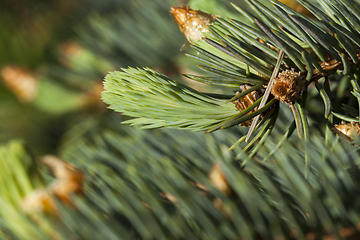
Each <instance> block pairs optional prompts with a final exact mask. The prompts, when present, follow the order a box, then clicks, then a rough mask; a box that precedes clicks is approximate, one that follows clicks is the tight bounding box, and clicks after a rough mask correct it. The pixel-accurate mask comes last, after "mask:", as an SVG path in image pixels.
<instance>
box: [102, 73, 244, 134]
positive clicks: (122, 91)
mask: <svg viewBox="0 0 360 240" xmlns="http://www.w3.org/2000/svg"><path fill="white" fill-rule="evenodd" d="M104 85H105V91H104V92H103V100H104V101H105V102H106V103H108V104H110V108H111V109H114V110H116V111H119V112H123V113H124V114H125V115H128V116H131V117H136V118H135V119H132V120H127V121H125V122H123V123H128V124H132V125H144V127H143V128H159V127H170V128H180V129H190V130H193V131H199V130H207V129H209V128H211V127H212V126H214V125H216V124H218V123H221V122H223V121H225V120H228V119H234V118H235V117H238V118H239V117H241V114H239V113H238V111H237V109H236V108H234V104H232V103H229V102H227V101H226V100H223V99H217V98H214V97H210V96H208V95H206V94H203V93H200V92H197V91H196V90H194V89H191V88H189V87H186V86H184V85H182V84H180V83H177V82H174V81H172V80H171V79H169V78H168V77H166V76H165V75H163V74H161V73H159V72H155V71H153V70H151V69H148V68H145V69H134V68H129V69H123V72H113V73H110V74H108V75H107V76H106V78H105V83H104Z"/></svg>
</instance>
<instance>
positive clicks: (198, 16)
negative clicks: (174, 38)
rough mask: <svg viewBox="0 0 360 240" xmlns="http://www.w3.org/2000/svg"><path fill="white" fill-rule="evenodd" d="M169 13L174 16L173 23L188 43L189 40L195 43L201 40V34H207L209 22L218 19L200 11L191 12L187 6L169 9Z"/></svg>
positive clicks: (202, 36)
mask: <svg viewBox="0 0 360 240" xmlns="http://www.w3.org/2000/svg"><path fill="white" fill-rule="evenodd" d="M170 13H172V14H173V15H174V17H175V22H176V23H177V24H179V28H180V31H181V32H182V33H183V34H184V36H185V38H186V39H187V40H188V41H189V42H190V39H192V40H195V41H197V40H201V39H203V38H204V35H203V33H204V32H209V30H208V26H209V25H210V21H211V20H214V19H215V18H216V17H218V16H215V15H211V14H208V13H204V12H202V11H197V10H192V9H191V8H190V7H189V6H187V7H183V6H180V7H171V11H170Z"/></svg>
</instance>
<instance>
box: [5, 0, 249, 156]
mask: <svg viewBox="0 0 360 240" xmlns="http://www.w3.org/2000/svg"><path fill="white" fill-rule="evenodd" d="M233 2H234V3H235V4H238V5H242V4H243V3H242V2H241V1H239V0H238V1H233ZM179 5H190V6H192V8H194V9H201V10H202V11H205V12H211V13H213V14H217V15H221V16H223V17H227V16H233V15H234V14H236V12H235V10H234V9H233V8H232V7H231V5H230V3H229V2H228V1H226V0H206V1H205V0H192V1H185V0H182V1H180V0H177V1H176V0H152V1H147V0H134V1H129V0H104V1H97V0H79V1H71V0H61V1H55V0H31V1H26V0H3V1H1V2H0V79H1V81H0V143H4V142H7V141H9V140H10V139H23V140H25V142H26V143H27V144H28V145H29V146H30V149H32V151H34V153H35V155H42V154H45V153H53V154H56V153H57V151H58V149H59V146H60V145H61V144H62V143H63V142H64V141H67V140H68V138H66V136H67V134H66V133H68V132H69V130H71V129H72V128H73V127H74V126H79V125H80V126H87V125H86V124H84V121H91V120H89V119H96V121H98V123H99V124H101V122H102V121H106V119H107V117H108V115H109V114H115V113H110V112H109V111H108V110H107V109H106V105H105V104H103V103H102V101H101V99H100V98H101V91H102V79H103V77H104V76H105V75H106V73H107V72H108V71H113V70H119V69H120V68H122V67H128V66H133V67H143V66H148V67H151V68H154V69H156V70H158V71H161V72H163V73H165V74H166V75H168V76H169V77H170V78H173V79H176V80H179V81H182V80H184V79H183V78H181V73H189V72H195V71H197V70H196V67H195V66H193V65H195V64H193V63H191V62H189V61H190V60H188V59H187V58H186V57H185V56H184V52H181V51H180V48H181V46H182V45H183V44H184V43H185V41H186V40H185V38H184V37H183V36H182V34H181V32H180V31H179V28H178V26H177V25H176V24H175V23H173V20H174V18H173V16H172V15H171V14H170V13H169V9H170V7H171V6H179ZM187 50H189V47H188V46H187V48H186V49H185V51H187ZM187 84H189V85H191V86H192V87H194V88H197V89H205V90H206V88H208V86H203V85H199V84H198V83H191V82H187ZM194 84H195V85H194ZM117 117H119V122H120V121H121V119H120V118H121V117H120V115H117ZM104 119H105V120H104ZM90 125H91V124H90ZM90 130H91V129H85V128H83V129H82V131H83V132H84V131H90ZM75 135H76V134H75Z"/></svg>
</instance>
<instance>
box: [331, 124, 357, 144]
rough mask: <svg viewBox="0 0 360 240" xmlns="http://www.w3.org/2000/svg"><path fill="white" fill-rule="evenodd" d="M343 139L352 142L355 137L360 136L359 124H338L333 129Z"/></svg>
mask: <svg viewBox="0 0 360 240" xmlns="http://www.w3.org/2000/svg"><path fill="white" fill-rule="evenodd" d="M333 130H334V132H335V133H337V134H338V135H339V136H340V137H341V138H342V139H344V140H346V141H349V142H351V141H352V140H353V139H354V137H355V136H359V135H360V125H359V123H357V122H351V123H344V122H342V123H341V124H337V125H335V126H334V128H333Z"/></svg>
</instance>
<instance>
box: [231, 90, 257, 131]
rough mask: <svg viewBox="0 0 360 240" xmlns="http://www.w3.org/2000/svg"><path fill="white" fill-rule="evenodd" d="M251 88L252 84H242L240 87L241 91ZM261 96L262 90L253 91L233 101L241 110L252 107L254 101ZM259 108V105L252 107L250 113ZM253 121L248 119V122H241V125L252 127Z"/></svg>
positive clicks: (237, 93)
mask: <svg viewBox="0 0 360 240" xmlns="http://www.w3.org/2000/svg"><path fill="white" fill-rule="evenodd" d="M249 88H251V86H250V85H246V84H244V85H241V86H240V89H241V91H242V92H243V91H246V90H247V89H249ZM239 94H240V92H236V93H235V95H239ZM260 96H261V91H259V90H258V91H252V92H251V93H249V94H247V95H245V96H243V97H241V98H239V99H237V100H235V101H233V102H232V103H233V104H235V107H236V108H237V109H238V110H239V111H240V112H241V111H244V110H245V109H247V108H248V107H250V106H251V105H252V104H254V102H256V101H257V100H258V99H259V98H260ZM256 110H257V107H255V108H254V109H252V110H251V111H250V112H249V113H248V114H250V113H253V112H255V111H256ZM251 123H252V120H251V119H250V120H247V121H246V122H243V123H241V126H243V127H250V125H251Z"/></svg>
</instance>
